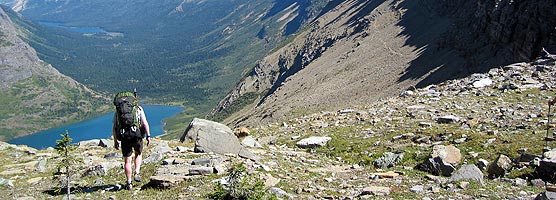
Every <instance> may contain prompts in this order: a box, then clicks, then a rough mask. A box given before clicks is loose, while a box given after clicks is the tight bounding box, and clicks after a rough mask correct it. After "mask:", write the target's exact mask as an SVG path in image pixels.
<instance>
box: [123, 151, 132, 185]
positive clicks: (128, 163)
mask: <svg viewBox="0 0 556 200" xmlns="http://www.w3.org/2000/svg"><path fill="white" fill-rule="evenodd" d="M124 170H125V177H126V178H127V182H128V183H131V175H132V174H131V156H128V157H125V158H124Z"/></svg>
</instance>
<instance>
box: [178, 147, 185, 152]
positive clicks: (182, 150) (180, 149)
mask: <svg viewBox="0 0 556 200" xmlns="http://www.w3.org/2000/svg"><path fill="white" fill-rule="evenodd" d="M176 151H178V152H186V151H187V148H186V147H183V146H177V147H176Z"/></svg>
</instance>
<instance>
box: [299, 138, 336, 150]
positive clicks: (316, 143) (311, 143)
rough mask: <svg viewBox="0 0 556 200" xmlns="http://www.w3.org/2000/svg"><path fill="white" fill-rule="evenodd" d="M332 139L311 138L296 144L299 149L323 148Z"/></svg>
mask: <svg viewBox="0 0 556 200" xmlns="http://www.w3.org/2000/svg"><path fill="white" fill-rule="evenodd" d="M331 139H332V138H331V137H309V138H305V139H302V140H300V141H299V142H297V143H296V145H297V147H299V148H315V147H322V146H325V145H326V144H328V141H330V140H331Z"/></svg>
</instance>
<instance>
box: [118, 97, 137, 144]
mask: <svg viewBox="0 0 556 200" xmlns="http://www.w3.org/2000/svg"><path fill="white" fill-rule="evenodd" d="M114 106H115V107H116V114H115V116H116V119H115V123H116V127H117V128H118V131H119V132H118V134H116V136H117V139H118V140H131V139H138V138H142V134H141V130H140V127H141V120H140V119H139V115H138V113H137V112H138V110H139V102H138V100H137V93H135V92H119V93H117V94H116V96H114Z"/></svg>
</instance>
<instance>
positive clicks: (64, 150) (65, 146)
mask: <svg viewBox="0 0 556 200" xmlns="http://www.w3.org/2000/svg"><path fill="white" fill-rule="evenodd" d="M60 136H62V139H60V140H57V141H56V147H55V148H54V149H56V151H57V152H58V154H59V155H60V157H61V158H62V160H61V161H60V162H59V163H58V169H65V170H66V179H65V181H66V183H65V188H66V191H67V193H66V194H67V199H70V193H71V191H70V177H71V176H70V175H71V172H72V171H71V169H72V168H73V167H74V166H75V165H76V164H78V163H79V162H80V160H79V159H77V158H76V157H75V156H73V155H72V152H73V151H75V150H76V149H77V146H76V145H73V144H71V141H72V138H71V137H70V136H69V132H68V131H67V130H66V133H65V134H62V135H60ZM60 189H63V187H62V188H60Z"/></svg>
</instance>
